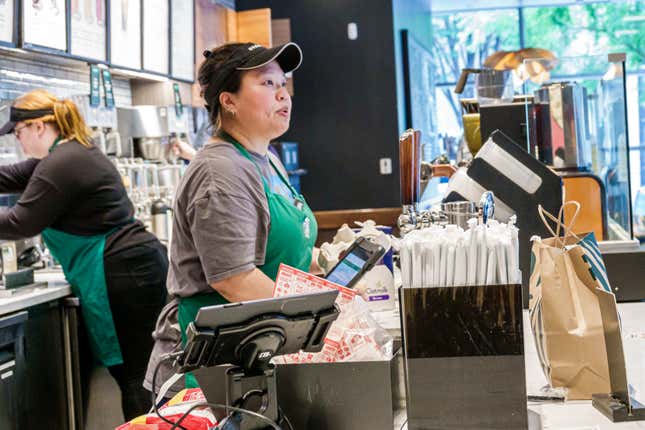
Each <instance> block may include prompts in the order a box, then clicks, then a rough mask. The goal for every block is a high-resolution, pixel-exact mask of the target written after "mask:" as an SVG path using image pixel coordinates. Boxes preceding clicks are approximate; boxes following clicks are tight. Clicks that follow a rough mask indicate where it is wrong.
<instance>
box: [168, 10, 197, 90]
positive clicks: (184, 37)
mask: <svg viewBox="0 0 645 430" xmlns="http://www.w3.org/2000/svg"><path fill="white" fill-rule="evenodd" d="M193 8H194V2H193V1H192V0H171V11H172V15H171V17H172V35H171V56H172V64H171V73H170V74H171V75H172V76H173V77H174V78H178V79H185V80H188V81H192V80H193V79H195V71H194V69H195V38H194V33H195V25H194V24H195V23H194V21H193V14H194V12H193Z"/></svg>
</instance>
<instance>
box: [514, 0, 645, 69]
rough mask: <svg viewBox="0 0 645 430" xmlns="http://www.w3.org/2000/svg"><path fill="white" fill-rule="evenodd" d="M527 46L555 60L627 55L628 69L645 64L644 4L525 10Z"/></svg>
mask: <svg viewBox="0 0 645 430" xmlns="http://www.w3.org/2000/svg"><path fill="white" fill-rule="evenodd" d="M524 32H525V33H524V38H525V39H524V40H525V45H526V46H531V47H539V48H544V49H549V50H551V51H553V52H554V53H555V55H556V56H558V57H578V56H583V55H593V54H607V53H610V52H626V53H627V70H628V71H630V70H636V69H639V68H640V67H641V66H642V64H643V63H645V48H644V47H645V1H619V2H611V3H609V2H607V3H594V4H587V5H577V6H562V7H538V8H525V9H524Z"/></svg>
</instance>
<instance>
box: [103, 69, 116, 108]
mask: <svg viewBox="0 0 645 430" xmlns="http://www.w3.org/2000/svg"><path fill="white" fill-rule="evenodd" d="M103 91H104V92H105V107H108V108H112V107H114V88H113V87H112V74H111V73H110V71H109V70H108V69H103Z"/></svg>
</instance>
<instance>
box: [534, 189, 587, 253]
mask: <svg viewBox="0 0 645 430" xmlns="http://www.w3.org/2000/svg"><path fill="white" fill-rule="evenodd" d="M567 206H575V208H576V211H575V213H574V214H573V217H571V221H569V223H568V224H565V223H564V209H565V208H566V207H567ZM538 213H539V215H540V218H541V219H542V222H543V223H544V226H545V227H546V228H547V230H549V232H550V233H551V234H552V235H553V237H555V239H556V241H557V243H558V246H559V247H560V248H564V246H565V245H566V243H567V239H568V238H569V237H570V236H573V237H575V238H576V240H578V241H579V240H580V238H579V237H578V236H577V235H576V234H575V233H574V232H573V226H574V224H575V223H576V219H577V218H578V215H579V214H580V203H578V202H577V201H575V200H570V201H568V202H564V204H563V205H562V206H561V207H560V210H559V211H558V217H557V218H556V217H554V216H553V215H551V214H550V213H549V212H547V211H545V210H544V208H543V207H542V205H538ZM545 217H546V218H549V219H550V220H551V221H553V222H554V223H555V225H556V231H553V228H552V227H551V225H550V224H549V222H548V221H547V220H546V218H545ZM560 229H563V230H564V237H563V238H562V239H560Z"/></svg>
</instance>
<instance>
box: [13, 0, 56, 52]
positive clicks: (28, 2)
mask: <svg viewBox="0 0 645 430" xmlns="http://www.w3.org/2000/svg"><path fill="white" fill-rule="evenodd" d="M66 6H67V1H66V0H22V16H23V34H24V37H23V40H24V43H25V44H29V45H38V46H42V47H46V48H52V49H57V50H60V51H65V50H67V28H66V20H65V16H66V15H67V9H66Z"/></svg>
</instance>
